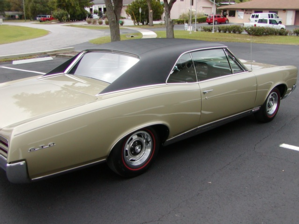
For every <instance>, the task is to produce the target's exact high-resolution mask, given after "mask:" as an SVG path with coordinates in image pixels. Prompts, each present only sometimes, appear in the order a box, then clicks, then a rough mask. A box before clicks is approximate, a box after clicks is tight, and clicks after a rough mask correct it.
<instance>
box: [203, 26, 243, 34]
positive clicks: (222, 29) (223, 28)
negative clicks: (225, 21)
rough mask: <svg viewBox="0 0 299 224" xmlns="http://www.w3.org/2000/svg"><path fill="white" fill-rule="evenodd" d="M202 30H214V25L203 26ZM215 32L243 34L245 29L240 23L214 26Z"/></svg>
mask: <svg viewBox="0 0 299 224" xmlns="http://www.w3.org/2000/svg"><path fill="white" fill-rule="evenodd" d="M201 29H202V31H204V32H212V30H213V26H203V27H202V28H201ZM214 30H215V32H219V33H221V32H222V33H239V34H241V33H242V32H243V31H244V27H242V26H238V25H231V26H214Z"/></svg>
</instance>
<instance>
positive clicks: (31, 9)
mask: <svg viewBox="0 0 299 224" xmlns="http://www.w3.org/2000/svg"><path fill="white" fill-rule="evenodd" d="M25 3H26V17H27V18H29V19H31V20H33V19H35V18H36V16H37V15H50V14H51V9H50V7H49V6H48V3H49V0H26V1H25Z"/></svg>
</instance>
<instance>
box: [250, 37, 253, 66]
mask: <svg viewBox="0 0 299 224" xmlns="http://www.w3.org/2000/svg"><path fill="white" fill-rule="evenodd" d="M250 61H251V71H252V63H253V58H252V35H250Z"/></svg>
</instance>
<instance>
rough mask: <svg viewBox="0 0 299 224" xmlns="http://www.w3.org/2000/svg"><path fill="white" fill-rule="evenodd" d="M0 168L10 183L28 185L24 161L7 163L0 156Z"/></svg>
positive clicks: (28, 180)
mask: <svg viewBox="0 0 299 224" xmlns="http://www.w3.org/2000/svg"><path fill="white" fill-rule="evenodd" d="M0 167H1V168H2V169H3V170H4V171H5V172H6V176H7V179H8V180H9V181H10V182H11V183H29V182H30V179H29V177H28V171H27V164H26V161H19V162H15V163H9V164H8V163H7V160H6V158H5V157H4V156H2V155H0Z"/></svg>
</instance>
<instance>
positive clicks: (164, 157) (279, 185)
mask: <svg viewBox="0 0 299 224" xmlns="http://www.w3.org/2000/svg"><path fill="white" fill-rule="evenodd" d="M224 44H226V45H228V46H229V48H230V49H231V50H232V52H234V53H235V55H236V56H237V57H239V58H242V59H247V60H250V59H251V58H252V59H253V60H255V61H258V62H263V63H270V64H277V65H295V66H297V67H298V68H299V61H298V54H299V53H298V52H299V49H298V48H299V47H298V46H282V45H267V44H254V45H253V46H252V49H253V53H252V56H251V54H250V49H251V46H250V44H243V43H224ZM65 60H66V58H60V57H57V58H55V59H54V60H52V61H46V62H38V63H30V64H22V65H12V64H11V63H0V83H3V82H6V81H10V80H15V79H20V78H26V77H29V76H34V75H40V73H46V72H48V71H50V70H51V69H52V68H53V67H55V66H57V65H59V64H61V63H62V62H63V61H65ZM15 69H18V70H15ZM298 96H299V91H298V90H297V91H295V92H294V93H293V94H292V95H291V96H290V97H289V98H287V99H285V100H283V101H282V102H281V106H280V110H279V113H278V115H277V117H276V118H275V119H274V121H273V122H271V123H267V124H261V123H257V122H256V121H255V119H254V117H253V116H250V117H246V118H244V119H241V120H238V121H235V122H233V123H230V124H227V125H225V126H222V127H220V128H217V129H214V130H212V131H209V132H206V133H204V134H201V135H198V136H195V137H193V138H190V139H187V140H184V141H181V142H179V143H176V144H173V145H170V146H168V147H165V148H163V149H162V150H161V151H160V154H159V156H158V158H157V160H156V161H155V163H154V165H153V166H152V167H151V169H150V170H149V171H148V172H147V173H145V174H144V175H141V176H139V177H136V178H132V179H123V178H120V177H119V176H117V175H116V174H114V173H113V172H112V171H110V169H109V168H108V167H107V166H106V164H105V163H103V164H100V165H97V166H94V167H91V168H88V169H84V170H80V171H77V172H73V173H69V174H66V175H63V176H59V177H54V178H51V179H47V180H43V181H40V182H36V183H32V184H26V185H16V184H10V183H9V182H8V181H7V179H6V176H5V173H4V172H3V171H2V170H0V197H1V200H0V207H1V210H0V217H1V221H0V223H80V224H81V223H130V224H131V223H132V224H135V223H136V224H140V223H147V224H149V223H165V224H166V223H167V224H168V223H228V224H234V223H271V224H274V223H279V224H281V223H297V222H298V220H299V213H298V211H297V208H298V207H299V200H298V199H299V194H298V186H299V177H298V169H299V152H298V151H294V150H289V149H286V148H282V147H280V145H281V144H283V143H285V144H290V145H294V146H299V138H298V125H299V103H298ZM0 99H1V98H0Z"/></svg>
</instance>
